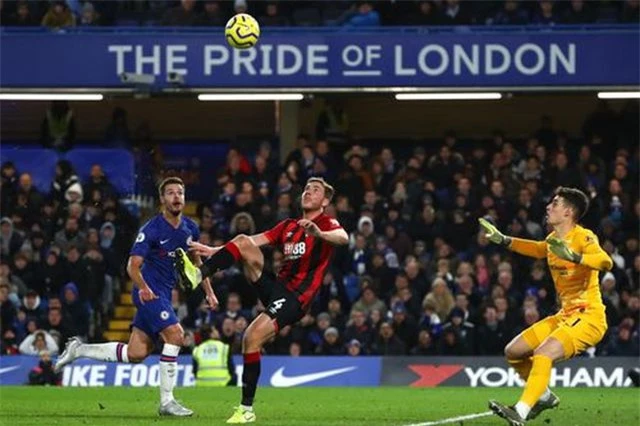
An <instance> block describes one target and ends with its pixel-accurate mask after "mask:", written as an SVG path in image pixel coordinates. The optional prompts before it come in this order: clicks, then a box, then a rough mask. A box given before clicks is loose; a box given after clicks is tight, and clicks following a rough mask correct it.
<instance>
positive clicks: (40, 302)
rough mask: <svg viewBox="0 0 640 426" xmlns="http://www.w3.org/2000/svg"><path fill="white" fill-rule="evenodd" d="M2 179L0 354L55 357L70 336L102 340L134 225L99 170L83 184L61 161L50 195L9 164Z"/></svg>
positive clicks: (0, 205)
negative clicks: (0, 350)
mask: <svg viewBox="0 0 640 426" xmlns="http://www.w3.org/2000/svg"><path fill="white" fill-rule="evenodd" d="M0 174H1V176H2V189H1V191H2V193H1V195H2V200H1V204H0V211H2V219H0V254H1V256H0V313H1V316H2V318H1V322H0V332H1V336H2V353H3V354H14V353H23V354H31V355H36V354H38V353H40V352H42V351H47V352H48V353H49V354H50V355H55V354H57V353H58V352H59V351H61V350H62V349H63V348H64V344H65V342H66V341H67V339H68V338H69V337H72V336H75V335H78V336H82V337H83V338H85V339H91V340H96V339H97V340H100V339H101V338H102V329H103V328H104V324H105V323H106V321H107V320H108V319H109V318H110V317H111V316H112V314H113V301H114V296H115V295H116V294H118V293H119V291H120V287H121V282H122V278H123V267H122V265H123V264H124V263H125V261H126V256H127V253H128V247H129V245H130V243H131V237H130V236H131V235H135V232H136V229H137V227H138V221H137V219H136V218H135V217H134V216H132V215H131V214H130V213H129V212H128V211H127V210H126V209H125V208H123V207H122V206H121V204H120V203H119V194H118V193H117V191H116V190H115V188H114V187H113V185H111V184H110V183H109V180H108V179H107V177H106V176H105V174H104V172H103V171H102V168H101V167H100V165H97V164H96V165H94V166H93V167H92V169H91V175H90V178H89V179H88V180H87V181H86V182H81V181H80V179H79V178H78V176H77V175H76V174H75V172H74V170H73V165H72V164H71V163H70V162H69V161H66V160H61V161H59V162H58V164H57V166H56V172H55V179H54V180H53V182H52V183H51V189H50V191H49V193H41V192H40V191H39V190H38V189H37V188H36V187H35V186H34V184H33V181H32V177H31V175H30V174H29V173H27V172H23V171H20V170H18V169H17V168H16V166H15V165H14V164H13V163H11V162H5V163H3V164H2V168H1V172H0Z"/></svg>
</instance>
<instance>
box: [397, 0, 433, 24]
mask: <svg viewBox="0 0 640 426" xmlns="http://www.w3.org/2000/svg"><path fill="white" fill-rule="evenodd" d="M416 9H417V10H412V11H411V13H409V14H408V15H407V16H405V19H404V21H405V22H406V23H407V24H409V25H420V26H430V25H438V23H439V18H438V11H437V8H436V6H435V4H434V2H433V1H420V2H418V4H417V5H416Z"/></svg>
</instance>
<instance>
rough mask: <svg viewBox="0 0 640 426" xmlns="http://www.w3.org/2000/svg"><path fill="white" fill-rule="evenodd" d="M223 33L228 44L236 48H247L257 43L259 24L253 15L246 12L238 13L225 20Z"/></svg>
mask: <svg viewBox="0 0 640 426" xmlns="http://www.w3.org/2000/svg"><path fill="white" fill-rule="evenodd" d="M224 35H225V37H226V39H227V43H229V46H231V47H233V48H236V49H248V48H250V47H253V46H255V45H256V43H258V39H259V38H260V25H259V24H258V21H256V19H255V18H254V17H253V16H251V15H249V14H247V13H238V14H237V15H234V16H233V17H231V19H229V21H228V22H227V25H226V26H225V28H224Z"/></svg>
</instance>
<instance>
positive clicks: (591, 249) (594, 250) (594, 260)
mask: <svg viewBox="0 0 640 426" xmlns="http://www.w3.org/2000/svg"><path fill="white" fill-rule="evenodd" d="M547 242H548V243H549V250H551V252H553V254H555V255H556V256H558V257H559V258H561V259H564V260H567V261H569V262H573V263H577V264H580V265H585V266H587V267H589V268H591V269H595V270H597V271H608V270H610V269H611V268H612V267H613V261H612V260H611V257H609V255H608V254H607V252H605V251H604V250H603V249H602V247H600V244H599V243H598V239H597V237H596V236H595V235H593V234H586V235H585V242H584V243H583V245H582V247H581V249H582V253H577V252H575V251H573V250H571V248H569V247H568V246H567V245H566V244H565V242H564V241H562V240H561V239H559V238H547Z"/></svg>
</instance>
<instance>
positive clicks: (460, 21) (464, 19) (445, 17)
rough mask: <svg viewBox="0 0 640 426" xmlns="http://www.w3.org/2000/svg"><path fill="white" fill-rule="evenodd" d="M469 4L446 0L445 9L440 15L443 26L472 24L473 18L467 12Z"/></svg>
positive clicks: (457, 0)
mask: <svg viewBox="0 0 640 426" xmlns="http://www.w3.org/2000/svg"><path fill="white" fill-rule="evenodd" d="M467 7H468V4H467V3H462V2H460V0H445V4H444V8H443V9H442V13H441V15H440V24H442V25H469V24H472V23H473V22H472V16H471V15H470V13H469V11H468V10H467Z"/></svg>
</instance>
